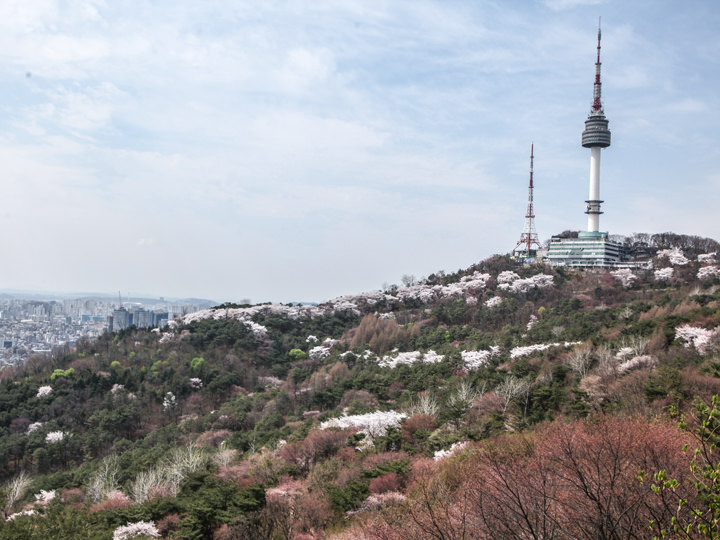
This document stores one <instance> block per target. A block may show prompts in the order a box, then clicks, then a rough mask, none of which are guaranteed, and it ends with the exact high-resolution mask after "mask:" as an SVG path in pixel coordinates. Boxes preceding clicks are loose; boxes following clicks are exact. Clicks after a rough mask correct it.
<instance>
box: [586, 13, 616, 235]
mask: <svg viewBox="0 0 720 540" xmlns="http://www.w3.org/2000/svg"><path fill="white" fill-rule="evenodd" d="M601 65H602V64H601V63H600V24H599V23H598V43H597V61H596V62H595V85H594V86H593V104H592V108H591V109H590V114H589V115H588V118H587V120H585V131H583V134H582V145H583V147H585V148H589V149H590V197H589V199H588V200H587V201H585V202H586V203H587V210H585V213H586V214H587V215H588V232H598V231H599V230H600V214H602V212H601V211H600V204H601V203H602V202H603V201H601V200H600V149H601V148H607V147H608V146H610V130H609V129H608V121H607V118H605V112H604V111H603V106H602V101H601V100H600V96H601V89H602V84H601V83H600V66H601Z"/></svg>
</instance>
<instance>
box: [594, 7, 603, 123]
mask: <svg viewBox="0 0 720 540" xmlns="http://www.w3.org/2000/svg"><path fill="white" fill-rule="evenodd" d="M600 37H601V32H600V19H598V44H597V61H596V62H595V84H594V86H593V105H592V110H593V112H598V111H602V102H601V101H600V96H601V93H602V83H601V82H600V68H601V66H602V63H601V62H600Z"/></svg>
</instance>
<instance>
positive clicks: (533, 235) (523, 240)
mask: <svg viewBox="0 0 720 540" xmlns="http://www.w3.org/2000/svg"><path fill="white" fill-rule="evenodd" d="M534 158H535V143H531V144H530V186H529V188H528V206H527V213H526V214H525V226H524V227H523V232H522V234H521V235H520V240H518V243H517V244H516V245H515V249H513V254H514V255H515V256H516V257H519V258H520V257H534V256H535V255H536V253H537V252H536V251H535V250H534V249H533V246H536V247H538V248H539V247H541V246H540V241H539V240H538V235H537V232H536V231H535V209H534V208H533V190H534V186H533V159H534Z"/></svg>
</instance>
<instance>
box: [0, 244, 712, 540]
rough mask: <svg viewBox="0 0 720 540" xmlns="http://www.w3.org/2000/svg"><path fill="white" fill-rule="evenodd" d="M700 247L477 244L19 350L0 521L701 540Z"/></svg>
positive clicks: (18, 532) (704, 276)
mask: <svg viewBox="0 0 720 540" xmlns="http://www.w3.org/2000/svg"><path fill="white" fill-rule="evenodd" d="M714 245H717V243H715V242H714V241H708V242H707V243H705V244H702V243H700V244H697V245H696V244H693V245H687V246H686V249H685V251H683V250H681V249H680V248H678V247H677V246H675V247H672V246H670V247H664V248H662V246H654V248H653V249H652V251H656V250H657V253H656V254H655V257H654V259H653V261H652V268H651V269H649V270H633V271H631V270H616V271H600V270H597V271H580V270H572V271H571V270H568V269H563V268H551V267H548V266H543V265H529V266H521V265H518V264H517V263H516V262H514V261H512V260H511V259H510V258H508V257H493V258H491V259H488V260H485V261H483V262H481V263H478V264H476V265H474V266H472V267H471V268H468V269H466V270H462V271H458V272H456V273H453V274H445V273H442V272H439V273H436V274H434V275H431V276H429V277H428V278H427V279H426V280H422V281H421V282H420V283H415V284H409V285H408V286H405V287H389V288H388V289H387V290H382V291H372V292H368V293H363V294H357V295H350V296H345V297H342V298H337V299H334V300H332V301H330V302H327V303H324V304H321V305H318V306H307V305H282V304H264V305H254V306H250V305H242V306H240V305H233V304H224V305H222V306H218V307H217V308H214V309H210V310H206V311H202V312H198V313H193V314H190V315H187V316H185V317H184V318H182V319H179V320H176V321H175V322H174V323H173V324H172V325H171V327H170V328H166V329H164V330H162V331H158V330H154V331H144V330H138V329H134V328H131V329H129V330H126V331H123V332H121V333H118V334H110V333H108V334H105V335H103V336H102V337H101V338H100V339H98V340H97V341H93V342H83V343H79V344H78V346H77V348H76V350H74V351H71V352H68V351H57V352H56V353H55V354H53V355H52V356H51V357H34V358H32V359H30V360H29V361H28V362H27V363H26V364H24V365H23V366H20V367H16V368H12V369H6V370H4V371H2V372H0V379H1V380H0V482H2V488H1V489H0V505H2V511H3V514H2V517H1V518H0V539H25V538H27V539H35V538H37V539H40V538H42V539H43V540H47V539H49V538H53V539H61V538H84V539H98V540H99V539H109V538H114V539H117V540H122V539H125V538H136V537H163V538H178V539H199V538H215V539H218V540H230V539H241V538H242V539H285V538H294V539H299V540H308V539H320V538H347V539H350V538H352V539H378V540H380V539H385V540H393V539H398V540H399V539H422V538H453V539H454V538H468V539H470V538H483V539H486V538H487V539H489V538H494V539H497V538H547V539H550V538H558V539H571V538H572V539H578V538H586V539H593V540H595V539H598V538H607V539H611V538H617V539H621V538H622V539H625V538H650V537H652V536H653V535H656V536H661V535H662V534H663V533H664V534H665V537H666V538H688V537H689V538H695V537H711V538H715V537H717V536H702V534H701V533H702V527H703V526H704V525H707V527H709V530H710V531H711V532H712V530H713V529H712V528H713V527H715V528H717V525H716V524H715V521H716V520H715V519H714V518H715V516H716V515H720V503H718V502H717V501H719V500H720V499H718V498H717V497H718V496H720V488H718V487H717V486H716V481H715V480H714V479H715V478H716V477H717V475H716V473H715V470H716V469H717V468H718V467H717V463H718V461H720V460H719V459H718V456H717V452H716V450H715V447H714V446H713V444H714V443H716V442H718V441H716V437H717V436H716V435H715V428H716V427H718V424H717V418H718V417H720V411H718V410H716V409H715V408H714V407H713V404H712V396H713V395H715V394H718V393H720V356H719V354H718V353H719V350H720V264H718V261H717V258H716V254H715V253H708V252H702V249H700V248H701V247H707V246H714ZM659 247H660V248H662V249H659V250H658V248H659ZM703 403H704V404H706V405H703ZM684 445H689V448H690V450H691V451H689V452H687V453H685V452H683V450H682V449H683V446H684ZM694 448H698V449H699V450H700V452H699V453H698V454H697V455H694V454H693V452H692V449H694ZM693 459H694V462H695V465H694V467H691V460H693ZM660 471H665V472H664V473H661V472H660ZM656 473H657V474H656ZM703 475H705V476H703ZM679 499H682V500H683V501H685V502H686V503H684V504H682V505H678V501H679ZM673 520H674V521H673ZM674 527H675V528H677V529H678V532H674ZM683 527H688V528H689V529H688V530H689V531H690V532H689V533H688V534H687V535H686V536H683V534H684V533H682V530H681V529H682V528H683ZM699 530H700V531H701V532H698V531H699ZM715 532H716V534H720V533H717V530H715ZM708 534H709V533H708ZM141 535H144V536H141Z"/></svg>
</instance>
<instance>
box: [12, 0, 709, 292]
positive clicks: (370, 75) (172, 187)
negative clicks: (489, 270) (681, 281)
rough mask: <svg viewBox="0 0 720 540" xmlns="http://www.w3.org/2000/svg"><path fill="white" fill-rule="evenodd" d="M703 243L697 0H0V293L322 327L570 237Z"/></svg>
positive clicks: (703, 111) (704, 8)
mask: <svg viewBox="0 0 720 540" xmlns="http://www.w3.org/2000/svg"><path fill="white" fill-rule="evenodd" d="M600 16H602V36H603V38H602V82H603V87H602V88H603V104H604V108H605V113H606V115H607V118H608V120H609V122H610V130H611V131H612V146H610V147H609V148H607V149H604V150H603V152H602V164H601V173H600V195H601V199H603V200H604V201H605V203H604V204H603V211H604V212H605V213H604V214H603V215H602V216H601V218H600V230H603V231H608V232H610V233H611V234H625V235H627V234H631V233H633V232H649V233H657V232H665V231H673V232H676V233H683V234H694V235H699V236H707V237H712V238H715V239H720V219H719V218H718V211H717V207H718V202H720V169H719V168H718V165H719V163H720V130H719V129H718V126H720V91H719V90H718V88H719V87H720V84H719V79H720V55H718V54H717V52H718V50H720V33H719V32H718V30H717V29H718V27H720V3H717V2H714V1H711V0H703V1H700V0H688V1H685V2H677V1H675V0H636V1H633V2H627V1H626V0H604V1H603V0H544V1H541V0H536V1H531V0H518V1H513V2H507V1H504V0H496V1H490V0H407V1H406V0H313V1H312V2H306V1H293V0H288V1H274V0H264V1H263V2H257V1H242V0H238V1H232V2H230V1H227V0H203V2H197V1H194V0H128V1H123V2H115V1H111V0H3V1H2V2H1V3H0V186H2V192H1V193H2V196H1V199H0V246H2V258H1V259H0V260H1V261H2V263H1V264H0V289H24V290H48V291H51V290H52V291H78V292H79V291H84V292H90V291H92V292H107V293H113V292H117V291H121V292H122V294H123V295H124V296H125V295H128V296H130V295H152V296H166V297H191V296H192V297H201V298H209V299H213V300H217V301H219V302H224V301H240V300H243V299H249V300H251V301H252V302H254V303H259V302H266V301H282V302H290V301H314V302H320V301H323V300H328V299H330V298H334V297H337V296H340V295H343V294H354V293H360V292H363V291H369V290H373V289H378V288H381V287H382V286H383V285H386V284H389V283H400V281H401V278H402V276H403V275H413V276H415V277H417V278H420V277H423V276H427V275H429V274H431V273H433V272H436V271H438V270H445V271H448V272H452V271H456V270H458V269H460V268H467V267H468V266H470V265H472V264H474V263H476V262H479V261H481V260H483V259H485V258H487V257H489V256H491V255H493V254H496V253H508V252H510V251H511V250H512V249H513V248H514V247H515V244H516V242H517V241H518V240H519V238H520V234H521V232H522V230H523V224H524V221H525V218H524V216H525V212H526V206H527V185H528V177H529V174H528V170H529V156H530V145H531V143H534V145H535V163H534V165H535V167H534V183H535V214H536V219H535V221H536V228H537V231H538V233H539V236H540V239H541V240H546V239H548V238H549V237H550V236H551V235H553V234H558V233H560V232H562V231H564V230H567V229H572V230H584V229H585V228H586V226H587V217H586V215H585V214H584V210H585V203H584V201H585V200H586V199H587V198H588V188H589V172H590V150H589V149H585V148H582V147H581V145H580V136H581V133H582V130H583V127H584V121H585V119H586V118H587V114H588V113H589V111H590V106H591V102H592V90H593V88H592V85H593V79H594V71H595V66H594V63H595V54H596V39H597V25H598V18H599V17H600Z"/></svg>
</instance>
